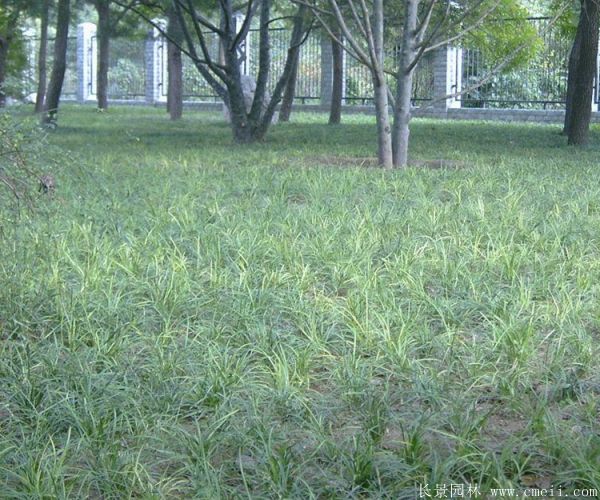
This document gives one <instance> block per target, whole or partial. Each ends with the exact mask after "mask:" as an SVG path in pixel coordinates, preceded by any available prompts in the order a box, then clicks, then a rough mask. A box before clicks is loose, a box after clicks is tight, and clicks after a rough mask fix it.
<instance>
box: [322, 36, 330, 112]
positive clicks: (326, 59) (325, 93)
mask: <svg viewBox="0 0 600 500" xmlns="http://www.w3.org/2000/svg"><path fill="white" fill-rule="evenodd" d="M332 93H333V51H332V50H331V39H330V38H329V35H328V34H327V33H325V32H323V33H322V34H321V106H330V105H331V96H332Z"/></svg>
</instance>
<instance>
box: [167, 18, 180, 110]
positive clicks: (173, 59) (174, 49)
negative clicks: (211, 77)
mask: <svg viewBox="0 0 600 500" xmlns="http://www.w3.org/2000/svg"><path fill="white" fill-rule="evenodd" d="M168 32H169V36H170V37H171V38H172V40H173V42H175V43H173V42H171V41H169V42H168V56H167V58H168V61H167V69H168V72H169V87H168V94H167V110H168V112H169V115H170V117H171V120H179V119H181V117H182V115H183V60H182V58H181V49H180V48H179V46H180V45H181V43H182V42H183V33H182V31H181V27H180V26H179V19H178V17H177V13H176V12H175V10H174V9H170V10H169V26H168Z"/></svg>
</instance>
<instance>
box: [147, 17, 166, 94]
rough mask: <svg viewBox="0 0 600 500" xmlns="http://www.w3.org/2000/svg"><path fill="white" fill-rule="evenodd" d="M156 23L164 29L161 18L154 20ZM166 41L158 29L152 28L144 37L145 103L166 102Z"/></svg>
mask: <svg viewBox="0 0 600 500" xmlns="http://www.w3.org/2000/svg"><path fill="white" fill-rule="evenodd" d="M155 22H156V24H159V25H161V29H165V28H166V25H165V23H164V21H162V20H155ZM167 58H168V55H167V41H166V39H165V38H164V37H163V36H162V35H161V33H160V31H159V30H158V29H156V28H152V29H151V30H150V31H149V32H148V37H147V38H146V51H145V59H146V103H147V104H151V105H154V104H157V103H164V102H167V91H168V88H167V87H168V81H169V80H168V77H167Z"/></svg>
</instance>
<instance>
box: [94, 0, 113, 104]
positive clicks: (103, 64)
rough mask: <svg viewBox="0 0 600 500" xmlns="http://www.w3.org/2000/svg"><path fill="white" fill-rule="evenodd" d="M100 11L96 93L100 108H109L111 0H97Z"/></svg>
mask: <svg viewBox="0 0 600 500" xmlns="http://www.w3.org/2000/svg"><path fill="white" fill-rule="evenodd" d="M96 10H97V12H98V31H97V36H98V72H97V74H96V95H97V99H98V109H108V65H109V57H110V36H111V31H112V26H111V24H110V23H111V20H110V2H109V0H97V1H96Z"/></svg>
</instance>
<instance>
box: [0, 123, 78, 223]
mask: <svg viewBox="0 0 600 500" xmlns="http://www.w3.org/2000/svg"><path fill="white" fill-rule="evenodd" d="M64 163H67V160H66V157H65V155H64V154H60V153H59V152H58V151H57V149H56V148H55V147H51V146H49V145H48V143H47V140H46V135H45V133H44V132H43V131H42V130H41V129H40V128H39V127H38V126H37V125H36V123H35V122H34V121H33V120H32V119H24V118H22V117H18V116H15V115H13V114H11V113H8V112H3V113H0V188H1V191H0V227H2V228H5V226H6V225H7V223H10V222H14V221H15V220H16V219H17V218H18V216H19V215H20V211H21V209H24V208H33V207H35V206H36V205H37V203H36V199H38V198H39V193H38V189H39V186H40V177H41V176H42V175H47V174H53V173H54V172H55V171H57V170H58V167H59V165H60V164H64Z"/></svg>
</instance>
